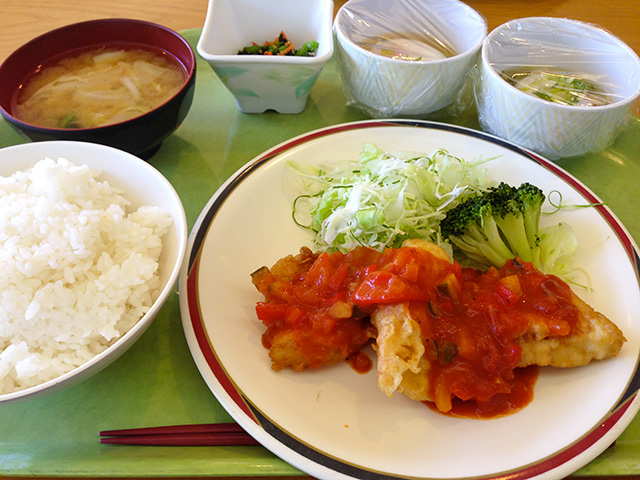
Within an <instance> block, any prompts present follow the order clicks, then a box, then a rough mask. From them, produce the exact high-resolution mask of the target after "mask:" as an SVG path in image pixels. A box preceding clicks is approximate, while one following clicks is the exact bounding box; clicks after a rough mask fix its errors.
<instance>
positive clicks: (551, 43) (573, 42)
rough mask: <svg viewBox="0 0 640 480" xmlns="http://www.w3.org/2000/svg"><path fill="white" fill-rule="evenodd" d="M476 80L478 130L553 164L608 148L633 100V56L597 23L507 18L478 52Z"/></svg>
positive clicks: (637, 62) (638, 92)
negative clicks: (546, 159)
mask: <svg viewBox="0 0 640 480" xmlns="http://www.w3.org/2000/svg"><path fill="white" fill-rule="evenodd" d="M481 58H482V60H481V68H480V75H479V78H478V82H477V83H476V103H477V107H478V117H479V120H480V125H481V127H482V128H483V130H486V131H488V132H489V133H492V134H494V135H497V136H499V137H502V138H506V139H507V140H510V141H512V142H514V143H518V144H520V145H522V146H523V147H526V148H529V149H531V150H533V151H535V152H537V153H539V154H541V155H544V156H545V157H547V158H549V159H551V160H556V159H559V158H563V157H573V156H577V155H582V154H585V153H593V152H597V151H600V150H603V149H604V148H606V147H607V146H609V145H610V144H611V143H612V142H613V141H614V140H615V138H616V136H617V134H618V133H619V132H620V130H621V128H622V127H624V125H625V124H626V122H627V120H628V119H629V118H630V114H629V111H630V109H631V106H632V105H633V103H634V101H635V100H636V99H637V98H638V97H639V96H640V58H638V55H637V54H636V53H635V52H634V51H633V50H632V49H631V48H630V47H629V46H627V45H626V44H625V43H624V42H623V41H622V40H620V39H619V38H618V37H616V36H615V35H612V34H611V33H610V32H608V31H606V30H604V29H602V28H600V27H598V26H597V25H592V24H587V23H584V22H579V21H577V20H571V19H566V18H553V17H532V18H521V19H516V20H512V21H510V22H507V23H505V24H503V25H500V26H499V27H497V28H496V29H494V30H493V31H492V32H491V33H490V34H489V36H488V37H487V39H486V40H485V42H484V45H483V47H482V57H481Z"/></svg>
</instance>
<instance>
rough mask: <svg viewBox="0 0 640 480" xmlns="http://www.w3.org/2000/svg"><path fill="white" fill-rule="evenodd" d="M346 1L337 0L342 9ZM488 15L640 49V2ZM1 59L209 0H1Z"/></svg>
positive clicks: (517, 4) (569, 4) (536, 3)
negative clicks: (87, 28)
mask: <svg viewBox="0 0 640 480" xmlns="http://www.w3.org/2000/svg"><path fill="white" fill-rule="evenodd" d="M343 3H344V0H334V5H335V8H336V9H338V8H339V7H340V6H341V5H342V4H343ZM465 3H467V4H468V5H470V6H471V7H473V8H475V9H476V10H478V11H479V12H480V13H481V14H482V15H484V16H485V17H486V19H487V21H488V23H489V30H492V29H493V28H495V27H497V26H498V25H500V24H502V23H504V22H506V21H508V20H511V19H513V18H520V17H530V16H554V17H568V18H574V19H576V20H582V21H585V22H591V23H595V24H598V25H600V26H602V27H604V28H606V29H607V30H609V31H610V32H612V33H613V34H615V35H617V36H618V37H620V38H621V39H622V40H624V41H625V42H626V43H627V44H629V46H630V47H631V48H633V49H634V50H635V51H636V52H637V53H640V29H639V28H638V19H640V2H638V0H618V1H616V2H615V6H613V4H612V3H611V2H597V1H594V0H530V1H523V0H467V1H466V2H465ZM0 10H1V11H2V15H0V61H1V60H4V59H5V58H6V57H7V56H8V55H9V54H10V53H11V52H13V51H14V50H15V49H16V48H18V47H19V46H20V45H22V44H23V43H25V42H27V41H29V40H30V39H31V38H33V37H35V36H37V35H40V34H42V33H45V32H47V31H49V30H51V29H53V28H57V27H61V26H63V25H67V24H69V23H74V22H79V21H83V20H91V19H96V18H107V17H130V18H137V19H142V20H148V21H152V22H156V23H160V24H162V25H165V26H167V27H169V28H172V29H174V30H184V29H187V28H197V27H202V25H203V24H204V19H205V15H206V12H207V0H179V1H178V0H154V1H153V2H149V1H148V0H91V1H90V2H88V1H83V0H0Z"/></svg>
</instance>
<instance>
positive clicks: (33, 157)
mask: <svg viewBox="0 0 640 480" xmlns="http://www.w3.org/2000/svg"><path fill="white" fill-rule="evenodd" d="M45 157H49V158H52V159H57V158H58V157H62V158H65V159H67V160H69V161H70V162H72V163H75V164H86V165H88V166H89V167H90V168H95V169H99V170H102V171H103V175H102V176H101V179H102V180H107V181H108V182H109V183H110V184H111V186H113V187H118V188H120V189H123V190H124V192H125V193H124V194H123V196H125V197H126V198H127V199H128V200H129V201H131V202H132V206H131V208H136V207H138V206H142V205H149V206H158V207H161V208H162V209H164V210H166V211H167V212H168V213H169V214H170V215H171V217H172V219H173V224H172V225H171V227H170V229H169V232H168V233H167V234H166V235H165V236H164V237H163V249H162V253H161V255H160V258H159V261H158V263H159V272H160V273H159V274H160V278H161V283H162V287H161V288H160V291H159V294H158V297H157V299H156V300H155V302H154V303H153V305H152V306H151V307H150V309H149V310H148V312H147V313H146V314H145V315H144V316H143V317H142V318H141V319H140V320H139V321H138V323H137V324H135V325H134V326H133V328H131V329H130V330H129V331H128V332H127V333H125V334H124V335H122V336H121V337H120V338H119V339H118V340H117V341H116V342H115V343H114V344H112V345H111V346H109V347H108V348H107V349H106V350H105V351H103V352H102V353H100V354H98V355H96V356H95V357H93V358H92V359H91V360H89V361H87V362H86V363H84V364H83V365H81V366H79V367H77V368H75V369H73V370H71V371H70V372H68V373H66V374H64V375H61V376H59V377H57V378H54V379H52V380H49V381H46V382H44V383H42V384H39V385H36V386H33V387H29V388H26V389H24V390H19V391H16V392H11V393H6V394H0V404H2V403H7V402H10V401H16V400H22V399H25V398H33V397H36V396H40V395H43V394H45V393H46V394H48V393H52V392H54V391H57V390H60V389H62V388H66V387H68V386H71V385H73V384H76V383H78V382H80V381H81V380H84V379H86V378H88V377H90V376H91V375H93V374H95V373H97V372H99V371H100V370H102V369H103V368H105V367H106V366H108V365H109V364H110V363H111V362H113V361H114V360H116V359H117V358H118V357H119V356H120V355H122V354H123V353H124V352H125V351H126V350H127V349H128V348H129V347H131V346H132V345H133V344H134V342H135V341H136V340H137V339H138V338H139V337H140V336H141V335H142V333H143V332H144V331H145V330H146V329H147V328H148V327H149V326H150V325H151V324H152V322H153V320H154V319H155V317H156V315H157V314H158V311H159V310H160V309H161V308H162V306H163V304H164V303H165V301H166V300H167V298H168V297H169V295H171V294H172V293H174V291H175V289H174V287H175V284H176V281H177V279H178V275H179V272H180V268H181V265H182V261H183V259H184V255H185V251H186V244H187V236H188V232H187V222H186V215H185V212H184V208H183V206H182V202H181V201H180V198H179V196H178V194H177V193H176V191H175V190H174V188H173V187H172V185H171V184H170V183H169V181H168V180H167V179H166V178H165V177H164V176H163V175H162V174H161V173H160V172H159V171H158V170H156V169H155V168H154V167H153V166H151V165H150V164H148V163H146V162H145V161H143V160H142V159H140V158H138V157H136V156H134V155H131V154H129V153H126V152H124V151H122V150H118V149H115V148H112V147H107V146H104V145H98V144H93V143H86V142H72V141H48V142H34V143H26V144H22V145H16V146H11V147H6V148H3V149H0V176H3V177H7V176H9V175H11V174H13V173H14V172H16V171H24V170H27V169H29V168H30V167H32V166H33V165H34V164H35V163H37V162H38V161H39V160H42V159H44V158H45Z"/></svg>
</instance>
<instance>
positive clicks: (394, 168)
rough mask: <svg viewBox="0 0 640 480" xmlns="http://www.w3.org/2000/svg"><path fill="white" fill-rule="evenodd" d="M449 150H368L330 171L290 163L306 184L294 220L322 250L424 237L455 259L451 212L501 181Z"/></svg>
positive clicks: (376, 245) (386, 244)
mask: <svg viewBox="0 0 640 480" xmlns="http://www.w3.org/2000/svg"><path fill="white" fill-rule="evenodd" d="M488 160H489V159H485V160H477V161H473V162H468V161H465V160H463V159H461V158H458V157H455V156H453V155H450V154H449V153H448V152H447V151H446V150H444V149H437V150H435V151H434V152H432V153H431V154H429V155H427V154H415V153H410V152H400V153H398V154H391V153H388V152H384V151H382V150H381V149H380V148H379V147H378V146H376V145H375V144H373V143H365V144H364V145H363V146H362V150H361V153H360V158H359V160H358V161H357V163H355V164H354V163H351V164H349V165H345V164H342V165H340V166H338V167H336V168H335V169H334V170H332V171H331V172H325V171H324V170H322V169H318V168H315V167H311V166H309V165H302V164H299V163H293V162H289V163H288V167H289V168H291V169H293V170H294V171H295V172H296V173H297V174H298V175H299V176H300V177H302V178H303V179H304V181H305V192H306V193H305V194H303V195H300V196H298V197H297V198H296V200H295V201H294V204H293V218H294V220H295V221H296V223H298V224H299V225H302V226H304V227H306V228H309V229H311V230H312V231H313V232H314V240H313V241H314V243H315V244H316V246H317V247H318V248H319V249H320V250H329V251H332V250H339V251H344V252H346V251H349V250H351V249H353V248H354V247H356V246H360V245H366V246H369V247H372V248H375V249H378V250H382V249H384V248H386V247H398V246H400V244H401V243H402V242H403V241H404V240H405V239H408V238H425V239H428V240H430V241H432V242H434V243H436V244H438V245H440V246H441V247H442V248H444V249H445V250H446V251H447V252H448V253H449V254H450V255H451V254H452V251H451V250H452V249H451V246H450V244H449V243H447V242H445V241H443V240H442V238H441V235H440V229H439V224H440V220H442V219H443V218H444V216H445V214H446V211H447V210H448V209H450V208H453V207H454V206H455V205H457V204H458V203H459V202H460V201H462V200H463V199H464V198H467V197H468V196H470V195H474V194H477V193H478V192H480V191H483V190H484V189H486V188H487V187H488V186H489V185H493V184H494V183H495V182H494V181H493V180H491V179H489V178H488V177H487V176H486V175H485V173H486V171H485V169H484V168H483V167H482V165H483V164H484V163H485V162H486V161H488Z"/></svg>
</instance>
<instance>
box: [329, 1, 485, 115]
mask: <svg viewBox="0 0 640 480" xmlns="http://www.w3.org/2000/svg"><path fill="white" fill-rule="evenodd" d="M334 31H335V36H336V44H337V45H336V49H337V51H338V52H339V56H338V68H339V72H340V75H341V77H342V83H343V87H344V90H345V94H346V96H347V100H348V102H349V103H350V104H352V105H354V106H356V107H359V108H360V109H362V110H363V111H364V112H365V113H367V114H368V115H370V116H372V117H396V116H424V115H427V114H430V113H433V112H436V111H438V110H441V109H443V108H444V107H447V106H449V105H451V104H452V103H454V102H456V101H457V100H458V95H459V94H460V92H461V89H462V87H463V86H464V82H465V80H466V79H467V77H468V74H469V73H470V72H471V71H472V69H473V67H474V65H475V63H476V61H477V58H478V54H479V51H480V47H481V46H482V42H483V40H484V39H485V37H486V35H487V23H486V20H485V19H484V17H482V15H480V14H479V13H478V12H476V11H475V10H473V9H472V8H471V7H469V6H468V5H466V4H464V3H462V2H459V1H457V0H395V1H389V0H350V1H348V2H347V3H345V4H344V5H343V6H342V7H341V8H340V10H339V11H338V13H337V15H336V18H335V20H334ZM381 36H384V37H386V38H391V39H392V40H393V39H406V38H415V39H417V40H421V41H423V42H427V43H429V42H430V40H431V39H436V40H437V41H438V42H441V43H442V44H444V45H445V46H446V47H447V48H448V49H449V50H450V51H451V52H452V53H453V55H452V56H449V57H447V58H443V59H433V57H429V56H423V57H422V60H419V61H414V60H412V61H407V60H402V59H397V58H390V57H387V56H384V55H381V54H378V53H376V52H372V51H371V50H369V49H366V48H363V47H362V46H361V45H362V44H363V43H366V42H367V41H368V40H369V39H372V38H380V37H381Z"/></svg>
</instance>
